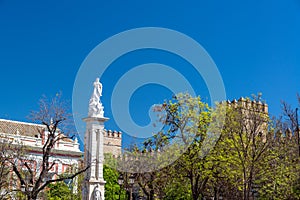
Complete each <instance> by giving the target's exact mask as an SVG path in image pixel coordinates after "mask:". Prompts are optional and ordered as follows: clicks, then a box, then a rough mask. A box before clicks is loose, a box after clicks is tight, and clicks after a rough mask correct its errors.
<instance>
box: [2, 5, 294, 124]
mask: <svg viewBox="0 0 300 200" xmlns="http://www.w3.org/2000/svg"><path fill="white" fill-rule="evenodd" d="M149 26H151V27H164V28H169V29H173V30H176V31H179V32H182V33H184V34H186V35H188V36H190V37H191V38H193V39H194V40H196V41H197V42H198V43H200V44H201V45H202V46H203V47H204V48H205V49H206V51H207V52H208V53H209V54H210V56H211V57H212V59H213V60H214V62H215V63H216V65H217V67H218V69H219V71H220V73H221V76H222V78H223V81H224V84H225V89H226V94H227V98H228V99H233V98H239V97H240V96H250V95H251V94H256V93H258V92H262V93H263V98H264V99H265V100H266V101H267V103H268V104H269V107H270V112H271V114H273V115H278V114H279V113H280V101H281V100H286V101H287V102H289V103H291V104H292V105H293V106H294V107H295V106H297V104H296V94H297V92H300V91H299V90H300V89H299V87H300V84H299V81H298V78H299V77H300V56H299V54H300V37H299V35H300V1H299V0H286V1H281V0H274V1H264V0H263V1H238V0H234V1H216V0H213V1H167V0H165V1H161V0H152V1H141V0H140V1H115V0H110V1H100V0H98V1H85V2H84V1H68V0H65V1H36V0H33V1H12V0H0V67H1V73H0V88H1V98H0V117H1V118H6V119H14V120H21V121H27V119H26V116H27V115H28V113H29V112H30V110H33V109H37V102H38V99H39V98H40V97H41V96H42V95H43V94H45V95H48V96H51V95H54V94H55V93H56V92H58V91H62V92H63V95H64V98H66V99H70V100H71V99H72V90H73V84H74V81H75V77H76V74H77V71H78V70H79V68H80V66H81V64H82V62H83V60H84V59H85V58H86V56H87V55H88V54H89V52H90V51H92V50H93V49H94V48H95V47H96V46H97V45H98V44H99V43H100V42H102V41H104V40H105V39H107V38H109V37H111V36H112V35H115V34H117V33H120V32H122V31H125V30H128V29H133V28H139V27H149ZM147 62H158V63H164V64H168V65H170V66H172V67H174V68H176V69H177V70H179V71H180V72H181V73H183V74H184V75H185V76H186V77H187V78H188V79H189V80H190V81H191V82H192V83H193V84H194V87H196V88H197V94H198V95H200V96H202V97H203V98H204V100H205V99H208V98H209V97H208V96H209V95H208V93H207V88H206V86H205V84H204V82H203V80H202V79H201V77H199V76H195V75H194V73H193V71H192V70H191V69H190V67H189V66H188V64H187V63H185V61H184V60H182V59H181V58H179V57H178V56H175V55H172V54H170V53H168V52H162V51H154V50H144V51H136V52H133V53H130V54H128V55H125V56H122V57H120V58H119V59H118V60H116V61H115V62H114V63H113V64H112V66H110V68H109V69H108V70H107V71H106V72H105V73H104V75H103V77H101V82H103V85H104V91H103V103H104V106H106V107H105V113H106V115H107V117H109V118H112V119H111V120H110V121H109V122H108V123H107V127H108V128H109V129H119V127H117V125H116V124H115V122H114V120H113V117H112V116H111V109H110V106H107V105H108V104H109V103H110V98H111V94H112V91H111V90H112V88H113V86H114V85H115V84H116V81H117V79H118V77H120V76H121V74H122V72H123V73H124V72H126V70H129V69H130V68H131V67H132V66H135V65H136V64H142V63H147ZM120 66H125V67H124V68H121V67H120ZM95 76H96V75H95ZM91 84H92V83H91ZM88 90H90V91H91V88H88ZM153 91H155V92H153ZM154 94H155V95H154ZM171 94H172V93H171V92H170V91H169V90H168V89H166V88H162V87H160V86H158V85H146V86H144V87H142V88H140V89H139V90H137V91H136V93H135V94H134V95H133V96H132V99H131V102H130V111H131V114H132V118H133V119H134V120H136V122H137V123H138V124H140V125H143V124H146V123H147V122H148V119H147V117H144V116H145V115H146V114H147V112H148V109H149V108H148V107H149V106H150V105H152V104H153V103H160V102H163V100H164V99H166V98H169V97H170V95H171ZM86 110H87V109H86Z"/></svg>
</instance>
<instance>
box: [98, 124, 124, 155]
mask: <svg viewBox="0 0 300 200" xmlns="http://www.w3.org/2000/svg"><path fill="white" fill-rule="evenodd" d="M121 145H122V133H121V132H120V131H112V130H104V146H103V151H104V153H111V154H112V155H113V156H114V157H118V156H119V155H120V154H121Z"/></svg>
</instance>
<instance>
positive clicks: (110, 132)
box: [103, 129, 122, 140]
mask: <svg viewBox="0 0 300 200" xmlns="http://www.w3.org/2000/svg"><path fill="white" fill-rule="evenodd" d="M103 134H104V137H108V138H116V139H119V140H121V139H122V132H121V131H113V130H106V129H104V133H103Z"/></svg>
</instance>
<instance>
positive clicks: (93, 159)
mask: <svg viewBox="0 0 300 200" xmlns="http://www.w3.org/2000/svg"><path fill="white" fill-rule="evenodd" d="M101 95H102V84H101V83H100V82H99V79H98V78H97V79H96V81H95V82H94V91H93V94H92V96H91V99H90V102H89V114H88V117H87V118H84V119H83V121H85V122H86V132H85V138H84V140H85V141H84V146H85V148H84V162H85V164H86V165H90V168H89V169H88V170H87V171H86V173H85V178H84V184H83V191H82V197H83V198H82V199H83V200H100V199H101V200H104V185H105V181H104V178H103V161H104V154H103V137H104V136H103V133H104V123H105V122H106V121H107V120H108V118H106V117H104V116H103V115H104V111H103V106H102V103H101V101H100V96H101Z"/></svg>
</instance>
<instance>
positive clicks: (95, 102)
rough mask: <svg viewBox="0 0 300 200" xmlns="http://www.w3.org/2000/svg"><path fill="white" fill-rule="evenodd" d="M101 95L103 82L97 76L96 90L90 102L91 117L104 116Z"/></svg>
mask: <svg viewBox="0 0 300 200" xmlns="http://www.w3.org/2000/svg"><path fill="white" fill-rule="evenodd" d="M101 96H102V84H101V83H100V81H99V78H96V81H95V82H94V91H93V94H92V96H91V98H90V102H89V114H88V116H89V117H103V115H104V111H103V106H102V103H101V100H100V97H101Z"/></svg>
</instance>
